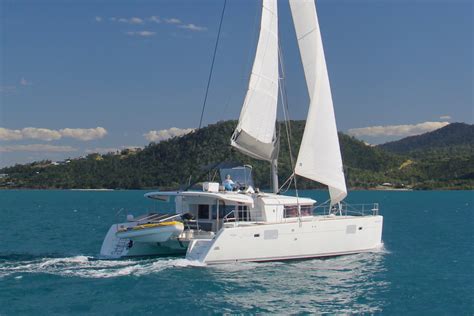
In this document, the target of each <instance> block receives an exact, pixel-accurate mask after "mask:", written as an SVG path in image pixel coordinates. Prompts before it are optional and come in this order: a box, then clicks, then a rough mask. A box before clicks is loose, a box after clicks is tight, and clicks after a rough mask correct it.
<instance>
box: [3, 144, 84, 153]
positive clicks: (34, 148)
mask: <svg viewBox="0 0 474 316" xmlns="http://www.w3.org/2000/svg"><path fill="white" fill-rule="evenodd" d="M77 150H78V149H77V148H74V147H71V146H55V145H49V144H30V145H7V146H0V152H3V153H8V152H17V151H26V152H56V153H63V152H73V151H77Z"/></svg>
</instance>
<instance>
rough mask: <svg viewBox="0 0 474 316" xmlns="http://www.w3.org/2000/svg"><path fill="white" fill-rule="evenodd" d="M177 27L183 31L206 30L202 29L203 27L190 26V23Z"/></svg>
mask: <svg viewBox="0 0 474 316" xmlns="http://www.w3.org/2000/svg"><path fill="white" fill-rule="evenodd" d="M178 27H179V28H182V29H185V30H190V31H196V32H200V31H205V30H207V28H206V27H204V26H197V25H195V24H192V23H190V24H183V25H179V26H178Z"/></svg>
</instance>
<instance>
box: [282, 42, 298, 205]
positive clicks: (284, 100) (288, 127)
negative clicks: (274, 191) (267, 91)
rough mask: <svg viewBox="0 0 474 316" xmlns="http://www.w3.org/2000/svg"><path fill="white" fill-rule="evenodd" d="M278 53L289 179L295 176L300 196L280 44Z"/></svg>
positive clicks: (296, 188)
mask: <svg viewBox="0 0 474 316" xmlns="http://www.w3.org/2000/svg"><path fill="white" fill-rule="evenodd" d="M278 55H279V57H280V58H279V61H280V69H281V74H282V78H281V82H282V84H280V85H279V90H280V96H281V102H282V108H283V120H284V122H285V130H286V137H287V141H288V153H289V156H290V164H291V170H293V173H292V174H291V175H290V177H289V179H291V178H292V177H293V180H294V182H295V191H296V197H298V187H297V182H296V175H295V173H294V170H295V162H294V159H293V151H292V149H291V125H290V115H289V109H288V96H287V94H286V85H285V66H284V60H283V54H282V51H281V46H280V45H278ZM285 183H286V181H285ZM282 188H283V186H282Z"/></svg>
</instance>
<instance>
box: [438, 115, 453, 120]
mask: <svg viewBox="0 0 474 316" xmlns="http://www.w3.org/2000/svg"><path fill="white" fill-rule="evenodd" d="M439 119H440V120H450V119H451V115H441V116H440V117H439Z"/></svg>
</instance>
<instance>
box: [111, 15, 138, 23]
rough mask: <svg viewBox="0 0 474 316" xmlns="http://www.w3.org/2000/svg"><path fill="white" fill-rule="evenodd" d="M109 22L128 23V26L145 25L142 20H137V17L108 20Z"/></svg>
mask: <svg viewBox="0 0 474 316" xmlns="http://www.w3.org/2000/svg"><path fill="white" fill-rule="evenodd" d="M110 20H111V21H113V22H115V21H118V22H121V23H128V24H143V23H145V21H143V19H142V18H138V17H132V18H129V19H127V18H118V19H117V18H110Z"/></svg>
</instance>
